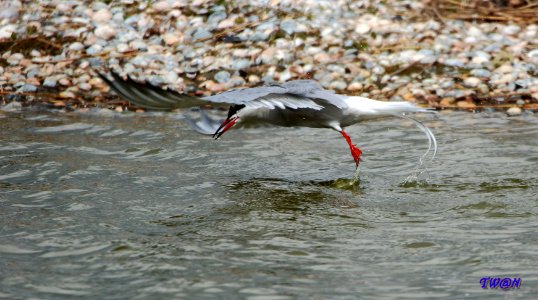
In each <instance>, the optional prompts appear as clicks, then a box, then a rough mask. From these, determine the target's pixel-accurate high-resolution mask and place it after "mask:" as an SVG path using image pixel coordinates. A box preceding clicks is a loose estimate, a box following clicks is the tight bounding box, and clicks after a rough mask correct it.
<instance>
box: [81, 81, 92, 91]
mask: <svg viewBox="0 0 538 300" xmlns="http://www.w3.org/2000/svg"><path fill="white" fill-rule="evenodd" d="M78 87H79V88H80V89H81V90H83V91H89V90H91V89H92V86H91V84H89V83H87V82H83V83H80V84H79V85H78Z"/></svg>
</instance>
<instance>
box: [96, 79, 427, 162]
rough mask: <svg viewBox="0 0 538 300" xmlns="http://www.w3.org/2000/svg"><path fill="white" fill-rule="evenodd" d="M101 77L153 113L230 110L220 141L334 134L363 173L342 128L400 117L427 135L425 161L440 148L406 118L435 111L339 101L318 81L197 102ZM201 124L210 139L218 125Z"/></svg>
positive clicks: (349, 98)
mask: <svg viewBox="0 0 538 300" xmlns="http://www.w3.org/2000/svg"><path fill="white" fill-rule="evenodd" d="M99 75H100V76H101V78H102V79H103V80H104V81H105V82H106V83H107V84H108V85H109V86H110V87H111V89H112V90H113V91H115V92H116V93H117V94H118V95H119V96H121V97H123V98H125V99H126V100H128V101H130V102H132V103H134V104H136V105H138V106H141V107H144V108H148V109H154V110H170V109H177V108H189V107H194V106H201V105H207V104H212V105H214V106H222V105H226V106H228V107H229V109H228V115H227V118H226V119H225V120H224V121H223V122H222V123H220V126H218V127H217V128H216V129H215V130H214V132H212V134H213V137H214V138H215V139H218V138H219V137H221V136H222V135H223V134H224V133H226V132H227V131H228V130H230V129H231V128H232V127H244V126H259V125H274V126H283V127H311V128H330V129H333V130H336V131H338V132H339V133H340V134H341V135H342V136H343V137H344V139H345V140H346V142H347V144H348V146H349V149H350V151H351V155H352V156H353V160H354V161H355V165H356V167H358V166H359V163H360V161H361V155H362V151H361V150H360V149H359V148H358V147H357V145H355V144H353V142H352V141H351V138H350V136H349V135H348V134H347V133H346V132H345V131H344V129H343V128H345V127H347V126H350V125H353V124H355V123H358V122H361V121H365V120H369V119H374V118H379V117H386V116H398V117H404V118H408V119H411V120H413V121H414V122H415V123H416V124H417V126H418V127H419V128H420V129H421V130H422V131H423V132H424V133H425V134H426V136H427V138H428V142H429V145H428V151H427V152H426V153H425V155H427V154H428V153H429V152H430V151H431V149H432V147H433V155H432V159H433V157H435V153H436V151H437V142H436V139H435V136H434V135H433V133H432V132H431V130H430V129H429V128H428V127H426V126H425V125H423V124H422V123H421V122H419V121H417V120H415V119H413V118H409V117H407V116H405V114H407V113H431V112H434V111H432V110H431V109H425V108H421V107H418V106H416V105H414V104H412V103H409V102H404V101H398V102H384V101H377V100H372V99H368V98H364V97H357V96H345V95H339V94H336V93H334V92H332V91H329V90H325V89H324V88H323V87H322V86H321V85H319V83H317V82H316V81H313V80H293V81H288V82H284V83H277V84H270V85H266V86H260V87H253V88H240V89H232V90H229V91H226V92H223V93H220V94H217V95H212V96H207V97H196V96H190V95H186V94H181V93H178V92H175V91H172V90H165V89H162V88H160V87H157V86H154V85H151V84H144V83H140V82H137V81H134V80H132V79H131V78H129V77H127V79H123V78H122V77H121V76H119V75H118V74H116V73H112V78H113V79H112V80H111V79H109V78H108V77H107V76H105V75H103V74H99ZM202 118H203V119H205V121H203V122H201V123H199V124H196V123H194V122H193V121H192V119H188V120H189V121H190V123H191V125H192V126H193V127H194V129H196V130H197V131H199V132H201V133H209V132H208V131H209V130H210V129H211V128H212V127H213V126H212V123H213V121H212V120H210V119H208V117H207V116H205V115H202ZM215 127H216V126H215ZM425 155H424V156H425ZM424 156H423V158H424ZM421 161H422V158H421Z"/></svg>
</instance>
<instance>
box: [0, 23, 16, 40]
mask: <svg viewBox="0 0 538 300" xmlns="http://www.w3.org/2000/svg"><path fill="white" fill-rule="evenodd" d="M15 32H17V26H15V25H12V24H9V25H6V26H3V27H1V28H0V39H9V38H11V36H12V35H13V33H15Z"/></svg>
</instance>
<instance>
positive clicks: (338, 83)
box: [329, 80, 347, 90]
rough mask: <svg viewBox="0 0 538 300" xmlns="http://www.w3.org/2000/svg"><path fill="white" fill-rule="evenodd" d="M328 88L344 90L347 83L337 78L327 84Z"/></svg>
mask: <svg viewBox="0 0 538 300" xmlns="http://www.w3.org/2000/svg"><path fill="white" fill-rule="evenodd" d="M329 87H330V89H332V90H345V89H346V87H347V84H346V82H345V81H342V80H337V81H333V82H331V84H330V85H329Z"/></svg>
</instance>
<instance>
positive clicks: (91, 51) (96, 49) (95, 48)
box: [86, 44, 103, 55]
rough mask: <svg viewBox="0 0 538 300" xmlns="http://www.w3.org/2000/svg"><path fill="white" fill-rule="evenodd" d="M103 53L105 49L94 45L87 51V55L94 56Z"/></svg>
mask: <svg viewBox="0 0 538 300" xmlns="http://www.w3.org/2000/svg"><path fill="white" fill-rule="evenodd" d="M101 51H103V47H102V46H101V45H97V44H95V45H93V46H91V47H90V48H88V49H86V53H87V54H89V55H94V54H97V53H100V52H101Z"/></svg>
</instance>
